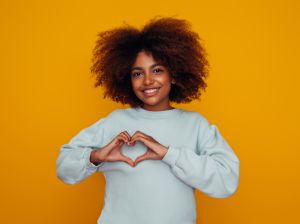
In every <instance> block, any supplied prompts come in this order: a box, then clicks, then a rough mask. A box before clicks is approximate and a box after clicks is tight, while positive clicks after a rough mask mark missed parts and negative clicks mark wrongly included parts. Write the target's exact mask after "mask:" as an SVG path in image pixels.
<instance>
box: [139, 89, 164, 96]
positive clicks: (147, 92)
mask: <svg viewBox="0 0 300 224" xmlns="http://www.w3.org/2000/svg"><path fill="white" fill-rule="evenodd" d="M159 89H160V87H158V88H152V89H145V90H143V91H142V92H143V93H144V95H145V96H154V95H155V94H156V93H157V92H158V90H159Z"/></svg>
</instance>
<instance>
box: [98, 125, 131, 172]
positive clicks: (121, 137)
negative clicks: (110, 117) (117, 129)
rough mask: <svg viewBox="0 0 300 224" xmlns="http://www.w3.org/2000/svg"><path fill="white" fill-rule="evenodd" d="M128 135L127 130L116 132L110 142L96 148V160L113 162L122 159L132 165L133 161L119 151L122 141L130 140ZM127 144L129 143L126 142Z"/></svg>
mask: <svg viewBox="0 0 300 224" xmlns="http://www.w3.org/2000/svg"><path fill="white" fill-rule="evenodd" d="M130 139H131V138H130V135H129V134H128V132H127V131H123V132H121V133H120V134H118V135H117V136H116V137H115V138H114V139H113V140H112V141H111V142H110V143H108V144H107V145H106V146H104V147H103V148H101V149H100V150H96V152H95V155H94V156H95V157H96V158H97V161H100V162H114V161H123V162H126V163H128V164H129V165H130V166H132V167H134V162H133V160H132V159H130V158H129V157H127V156H125V155H123V154H122V152H121V147H122V146H123V144H124V143H127V144H128V142H129V141H130ZM128 145H129V144H128Z"/></svg>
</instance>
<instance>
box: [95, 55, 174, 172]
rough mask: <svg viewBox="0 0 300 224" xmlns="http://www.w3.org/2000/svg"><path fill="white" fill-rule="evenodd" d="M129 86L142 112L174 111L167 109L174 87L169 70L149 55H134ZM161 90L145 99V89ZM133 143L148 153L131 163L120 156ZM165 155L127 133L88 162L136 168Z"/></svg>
mask: <svg viewBox="0 0 300 224" xmlns="http://www.w3.org/2000/svg"><path fill="white" fill-rule="evenodd" d="M130 77H131V84H132V88H133V91H134V93H135V94H136V96H137V97H138V98H139V99H140V100H141V101H143V103H144V105H143V109H145V110H149V111H163V110H170V109H174V108H173V107H171V106H170V102H169V93H170V90H171V85H172V84H175V80H174V79H173V78H172V76H171V74H170V72H169V70H168V69H167V68H166V67H165V66H164V65H162V64H160V63H158V62H157V61H155V60H154V58H153V57H152V55H151V54H148V53H147V52H145V51H141V52H139V53H138V54H137V57H136V60H135V62H134V64H133V65H132V69H131V73H130ZM153 87H154V88H156V87H159V88H160V89H159V90H158V92H157V93H156V94H155V95H153V96H145V94H144V93H143V90H144V89H145V88H153ZM136 141H140V142H142V143H143V144H144V145H145V146H146V147H147V151H146V152H145V153H144V154H143V155H141V156H139V157H137V158H136V160H135V161H132V160H131V159H130V158H129V157H127V156H125V155H123V154H122V153H121V147H122V145H123V144H124V143H126V144H127V145H128V146H134V145H135V142H136ZM167 151H168V147H166V146H163V145H162V144H160V143H159V142H158V141H156V140H155V139H154V138H153V137H151V136H149V135H147V134H146V133H143V132H141V131H136V132H135V133H134V134H133V135H132V136H130V135H129V133H128V132H127V131H123V132H121V133H119V134H118V135H117V136H116V137H115V138H114V139H113V140H112V141H111V142H110V143H108V144H107V145H106V146H104V147H103V148H101V150H94V151H92V153H91V157H90V160H91V162H92V163H94V164H96V163H99V162H103V161H108V162H113V161H123V162H126V163H128V164H129V165H130V166H132V167H135V166H136V165H137V164H138V163H140V162H141V161H144V160H161V159H162V158H163V157H164V156H165V154H166V153H167Z"/></svg>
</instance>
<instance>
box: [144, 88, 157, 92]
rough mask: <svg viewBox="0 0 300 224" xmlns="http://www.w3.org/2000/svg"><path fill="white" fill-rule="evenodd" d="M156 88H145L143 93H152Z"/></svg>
mask: <svg viewBox="0 0 300 224" xmlns="http://www.w3.org/2000/svg"><path fill="white" fill-rule="evenodd" d="M157 90H158V88H155V89H147V90H144V92H145V93H153V92H155V91H157Z"/></svg>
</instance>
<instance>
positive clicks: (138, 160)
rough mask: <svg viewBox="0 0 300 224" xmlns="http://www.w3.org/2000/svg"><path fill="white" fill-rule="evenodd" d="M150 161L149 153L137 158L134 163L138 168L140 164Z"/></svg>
mask: <svg viewBox="0 0 300 224" xmlns="http://www.w3.org/2000/svg"><path fill="white" fill-rule="evenodd" d="M147 159H148V156H147V153H145V154H143V155H141V156H139V157H137V158H136V159H135V161H134V165H135V166H136V165H137V164H138V163H139V162H141V161H143V160H147Z"/></svg>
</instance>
